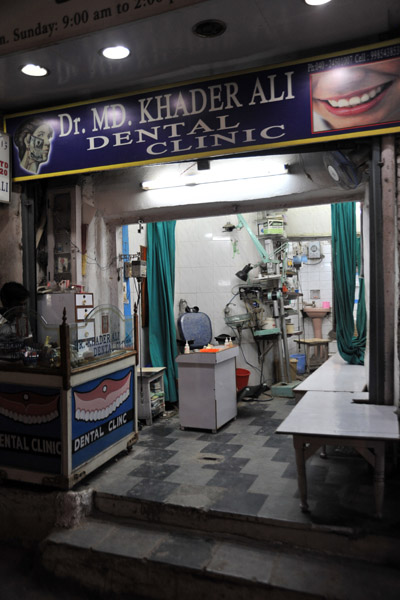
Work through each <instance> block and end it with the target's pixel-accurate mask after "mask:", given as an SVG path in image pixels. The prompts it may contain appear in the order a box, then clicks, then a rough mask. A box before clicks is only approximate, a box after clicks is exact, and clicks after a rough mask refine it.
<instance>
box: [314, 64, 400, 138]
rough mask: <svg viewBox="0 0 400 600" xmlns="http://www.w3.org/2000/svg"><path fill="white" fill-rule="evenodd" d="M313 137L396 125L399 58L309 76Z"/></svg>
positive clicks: (399, 118)
mask: <svg viewBox="0 0 400 600" xmlns="http://www.w3.org/2000/svg"><path fill="white" fill-rule="evenodd" d="M311 93H312V116H313V133H315V132H318V131H329V130H340V129H348V128H356V127H365V126H368V125H379V124H383V123H391V122H395V121H400V58H394V59H389V60H384V61H378V62H374V63H367V64H362V65H357V66H351V67H339V68H334V69H332V70H329V71H323V72H321V73H315V74H313V75H311Z"/></svg>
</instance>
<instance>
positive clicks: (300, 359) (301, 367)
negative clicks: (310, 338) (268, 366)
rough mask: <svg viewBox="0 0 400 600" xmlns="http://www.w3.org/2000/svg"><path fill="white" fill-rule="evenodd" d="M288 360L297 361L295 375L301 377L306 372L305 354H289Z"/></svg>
mask: <svg viewBox="0 0 400 600" xmlns="http://www.w3.org/2000/svg"><path fill="white" fill-rule="evenodd" d="M290 358H296V359H297V375H303V373H305V372H306V355H305V354H291V355H290Z"/></svg>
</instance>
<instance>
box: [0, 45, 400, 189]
mask: <svg viewBox="0 0 400 600" xmlns="http://www.w3.org/2000/svg"><path fill="white" fill-rule="evenodd" d="M5 129H6V131H7V132H8V133H10V134H11V135H12V137H13V152H14V158H13V179H14V181H23V180H29V179H35V178H36V179H37V178H42V177H50V176H54V175H63V174H67V173H79V172H88V171H96V170H104V169H112V168H122V167H127V166H133V165H141V164H147V163H155V162H158V163H159V162H170V161H177V160H183V159H187V158H201V157H207V156H215V155H219V154H229V153H238V152H243V151H255V150H262V149H270V148H277V147H285V146H291V145H294V144H309V143H315V142H320V141H323V140H332V139H333V140H337V139H346V138H349V137H360V136H370V135H378V134H383V133H391V132H396V131H400V42H399V41H392V42H390V43H386V44H382V45H375V46H369V47H367V48H362V49H357V50H353V51H351V52H347V53H345V52H342V53H339V54H331V55H328V56H325V57H318V58H314V59H309V60H303V61H298V62H295V63H292V64H282V65H277V66H275V67H268V68H265V69H258V70H254V71H248V72H241V73H236V74H230V75H224V76H220V77H218V78H213V79H203V80H201V81H194V82H189V83H184V84H180V85H174V86H171V87H167V88H163V89H160V88H157V89H153V90H148V91H144V92H139V93H135V94H131V95H125V96H119V97H113V98H108V99H102V100H97V101H92V102H86V103H80V104H71V105H68V106H64V107H58V108H53V109H49V110H42V111H39V112H32V113H24V114H18V115H10V116H7V117H6V118H5Z"/></svg>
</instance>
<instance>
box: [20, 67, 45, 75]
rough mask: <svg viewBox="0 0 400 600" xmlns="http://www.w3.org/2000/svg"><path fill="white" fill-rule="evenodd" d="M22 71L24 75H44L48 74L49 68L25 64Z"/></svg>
mask: <svg viewBox="0 0 400 600" xmlns="http://www.w3.org/2000/svg"><path fill="white" fill-rule="evenodd" d="M21 71H22V73H23V74H24V75H29V76H30V77H44V76H45V75H47V74H48V70H47V69H45V68H44V67H41V66H40V65H24V66H23V67H21Z"/></svg>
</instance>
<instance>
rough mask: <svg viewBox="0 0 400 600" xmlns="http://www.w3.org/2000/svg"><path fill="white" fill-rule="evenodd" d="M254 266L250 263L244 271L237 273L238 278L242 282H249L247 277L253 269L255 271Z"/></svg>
mask: <svg viewBox="0 0 400 600" xmlns="http://www.w3.org/2000/svg"><path fill="white" fill-rule="evenodd" d="M254 266H255V265H252V264H250V263H249V264H248V265H245V266H244V267H243V269H241V270H240V271H238V272H237V273H235V275H236V277H238V278H239V279H241V280H242V281H247V276H248V274H249V272H250V271H251V270H252V269H254Z"/></svg>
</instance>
